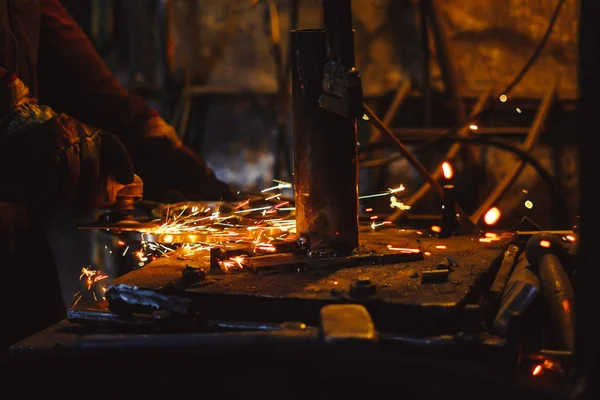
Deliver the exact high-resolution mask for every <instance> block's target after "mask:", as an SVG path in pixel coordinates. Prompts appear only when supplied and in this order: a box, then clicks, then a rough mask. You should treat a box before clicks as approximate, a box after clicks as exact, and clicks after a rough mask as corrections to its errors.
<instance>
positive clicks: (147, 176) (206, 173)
mask: <svg viewBox="0 0 600 400" xmlns="http://www.w3.org/2000/svg"><path fill="white" fill-rule="evenodd" d="M40 4H41V11H42V16H41V28H40V44H39V59H38V81H39V94H40V102H41V103H44V104H48V105H49V106H51V107H53V108H54V109H55V110H57V111H58V112H63V113H66V114H68V115H71V116H73V117H75V118H77V119H78V120H80V121H82V122H84V123H86V124H89V125H92V126H96V127H99V128H102V129H104V130H106V131H108V132H111V133H114V134H115V135H117V136H118V137H119V138H120V139H121V140H122V141H123V143H124V144H125V146H126V147H127V149H128V150H129V153H130V154H131V158H132V159H133V163H134V166H135V170H136V173H137V174H138V175H139V176H140V177H141V178H142V179H143V180H144V194H145V195H148V196H149V197H154V198H155V199H157V200H161V195H162V194H163V193H164V192H166V191H178V192H181V193H182V194H183V195H184V196H185V197H187V198H188V199H204V198H208V199H218V198H223V199H231V197H232V194H231V191H230V189H229V187H228V186H227V185H226V184H224V183H223V182H221V181H219V180H218V179H216V177H215V176H214V173H213V171H212V170H210V169H209V168H208V167H207V166H206V164H205V162H204V161H203V160H202V158H201V157H200V156H199V155H198V154H196V153H195V152H194V151H192V150H191V149H189V148H188V147H186V146H184V145H183V144H182V143H181V141H180V140H179V139H178V137H177V135H176V133H175V130H174V129H173V128H172V127H171V126H169V125H168V124H166V123H165V122H164V121H163V120H162V118H160V117H159V116H158V114H157V113H156V112H155V111H154V110H152V109H151V108H149V107H147V106H146V105H145V104H144V101H143V100H142V99H141V98H139V97H138V96H136V95H134V94H131V93H129V92H128V91H127V90H126V89H125V88H124V87H123V86H122V85H121V84H120V83H119V82H118V81H117V79H116V78H115V77H114V76H113V74H112V73H111V71H110V70H109V69H108V68H107V67H106V65H105V64H104V62H103V61H102V59H101V58H100V56H99V55H98V53H97V52H96V51H95V49H94V48H93V45H92V43H91V42H90V40H89V39H88V38H87V37H86V35H85V33H84V32H83V31H82V30H81V28H79V26H78V25H77V23H76V22H75V21H74V20H73V18H72V17H71V16H70V15H69V14H68V12H67V11H66V9H65V8H64V7H63V6H62V5H61V4H60V2H59V1H58V0H40Z"/></svg>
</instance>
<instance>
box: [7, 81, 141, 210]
mask: <svg viewBox="0 0 600 400" xmlns="http://www.w3.org/2000/svg"><path fill="white" fill-rule="evenodd" d="M2 83H3V84H4V86H1V85H2ZM2 83H0V99H2V104H3V106H4V107H5V109H4V110H0V111H4V112H5V114H4V115H2V114H0V200H2V201H14V202H19V203H23V202H24V203H26V204H27V205H28V206H30V207H32V208H33V209H34V210H36V211H39V212H41V213H45V214H47V213H52V212H56V211H59V210H61V209H70V210H72V211H74V212H75V213H76V214H84V213H86V212H89V211H91V210H92V209H94V208H96V207H104V206H106V205H108V204H107V202H108V200H109V199H108V198H107V197H108V192H107V187H108V181H109V179H114V180H115V181H117V182H118V183H121V184H128V183H131V182H132V180H133V164H132V161H131V159H130V157H129V154H128V152H127V150H126V148H125V146H124V145H123V144H122V143H121V141H120V140H119V139H118V138H117V137H116V136H114V135H111V134H109V133H107V132H105V131H103V130H101V129H97V128H93V127H91V126H88V125H85V124H83V123H81V122H79V121H77V120H75V119H74V118H71V117H69V116H67V115H65V114H57V113H55V112H54V111H53V110H52V109H51V108H49V107H47V106H43V105H40V104H38V103H37V101H36V100H35V99H32V98H30V97H29V91H28V90H27V88H26V87H25V85H24V84H23V83H22V82H21V81H20V80H19V79H18V78H16V77H15V76H14V75H12V76H10V77H9V78H8V82H7V79H6V77H5V79H3V82H2ZM7 88H8V89H7ZM7 94H8V95H7ZM7 104H8V105H10V107H7Z"/></svg>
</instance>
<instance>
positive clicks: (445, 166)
mask: <svg viewBox="0 0 600 400" xmlns="http://www.w3.org/2000/svg"><path fill="white" fill-rule="evenodd" d="M442 173H443V174H444V178H446V179H452V177H453V176H454V169H453V168H452V165H451V164H450V163H449V162H448V161H444V162H443V163H442Z"/></svg>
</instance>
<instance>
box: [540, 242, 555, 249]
mask: <svg viewBox="0 0 600 400" xmlns="http://www.w3.org/2000/svg"><path fill="white" fill-rule="evenodd" d="M540 246H541V247H544V248H546V249H549V248H550V246H552V243H550V241H548V240H540Z"/></svg>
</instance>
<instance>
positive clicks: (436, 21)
mask: <svg viewBox="0 0 600 400" xmlns="http://www.w3.org/2000/svg"><path fill="white" fill-rule="evenodd" d="M424 1H427V2H428V4H427V9H428V11H429V13H428V15H429V19H430V21H429V22H430V26H431V31H432V33H433V37H434V41H435V47H436V54H437V58H438V63H439V65H440V70H441V72H442V77H443V79H444V84H445V85H446V90H447V91H448V94H449V95H450V97H451V98H452V105H453V106H454V112H455V115H456V122H457V123H459V124H461V125H463V124H465V123H466V122H467V116H466V114H465V107H464V102H463V97H462V93H461V90H460V86H459V84H458V73H457V71H456V68H455V65H454V63H453V62H452V55H451V54H450V53H451V51H450V45H449V43H448V33H447V29H446V26H445V24H444V21H443V19H442V15H441V12H440V6H439V4H438V1H437V0H424Z"/></svg>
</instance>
